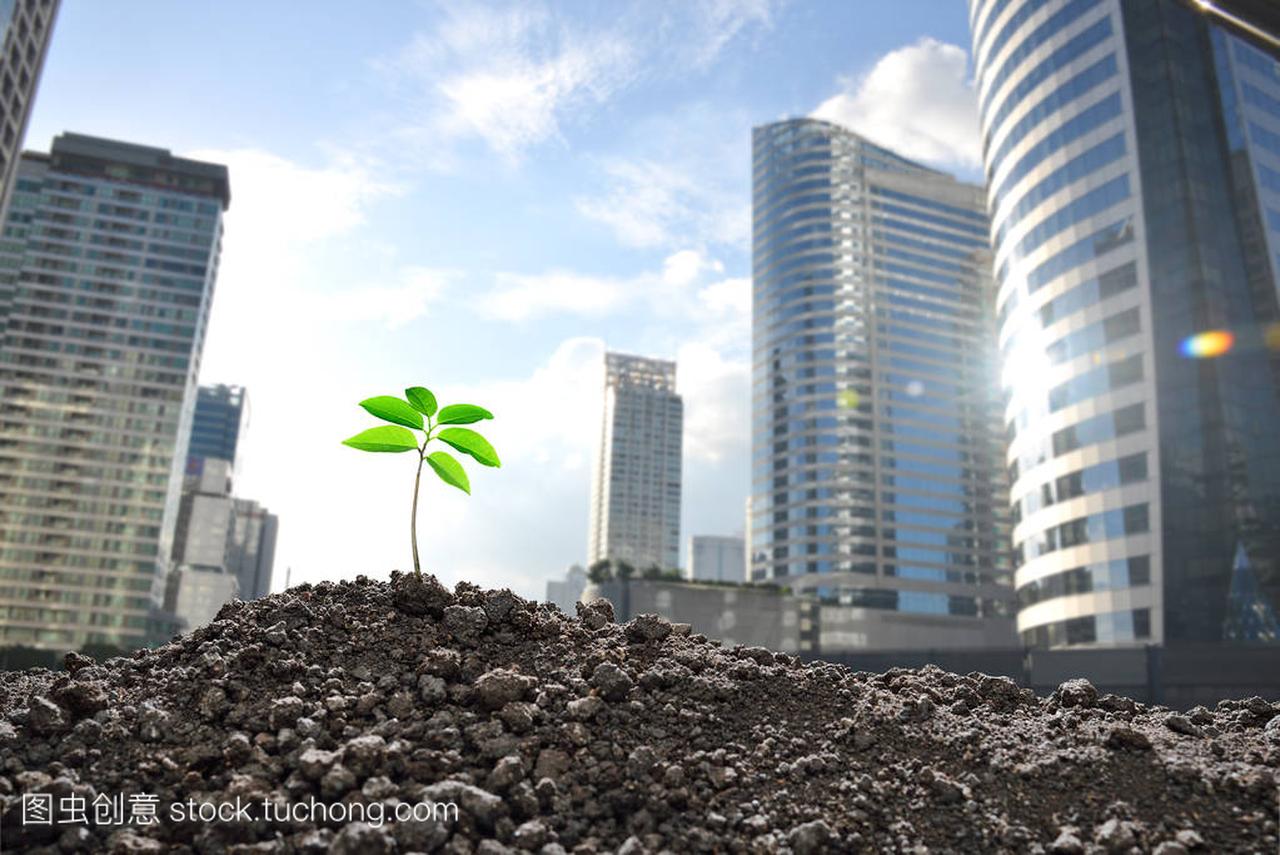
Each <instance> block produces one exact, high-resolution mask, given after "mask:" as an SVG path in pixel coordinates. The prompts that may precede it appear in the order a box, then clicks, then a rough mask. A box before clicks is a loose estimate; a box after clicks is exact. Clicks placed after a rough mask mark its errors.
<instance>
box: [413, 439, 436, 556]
mask: <svg viewBox="0 0 1280 855" xmlns="http://www.w3.org/2000/svg"><path fill="white" fill-rule="evenodd" d="M424 430H425V431H426V436H425V437H424V438H423V440H422V448H419V449H418V474H417V475H414V476H413V512H412V516H411V517H410V518H409V540H410V542H411V543H412V544H413V572H414V575H416V576H418V577H419V578H421V577H422V566H421V565H420V564H419V563H418V488H419V485H421V483H422V464H423V463H424V462H425V461H426V459H427V443H429V442H431V416H427V421H426V428H425V429H424Z"/></svg>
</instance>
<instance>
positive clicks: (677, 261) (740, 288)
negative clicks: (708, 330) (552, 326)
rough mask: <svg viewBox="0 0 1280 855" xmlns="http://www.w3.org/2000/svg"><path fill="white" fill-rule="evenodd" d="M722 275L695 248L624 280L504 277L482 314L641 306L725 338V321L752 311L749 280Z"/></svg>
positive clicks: (563, 274)
mask: <svg viewBox="0 0 1280 855" xmlns="http://www.w3.org/2000/svg"><path fill="white" fill-rule="evenodd" d="M723 273H724V265H723V263H721V262H720V261H719V260H717V259H715V258H712V257H710V256H707V255H706V254H705V253H703V252H701V251H699V250H695V249H682V250H679V251H677V252H674V253H672V254H671V255H669V256H667V257H666V258H665V259H664V260H663V263H662V268H661V269H660V270H648V271H642V272H640V273H638V274H636V275H634V276H630V277H623V278H619V277H609V276H593V275H589V274H583V273H576V272H573V271H567V270H552V271H549V272H546V273H534V274H529V273H511V272H501V273H498V274H496V276H495V277H494V279H495V285H494V287H493V288H492V289H491V290H490V291H489V292H488V293H486V294H484V295H482V296H481V298H480V299H479V301H478V302H477V305H478V308H479V311H480V313H481V314H482V315H484V316H486V317H489V318H494V319H497V320H506V321H529V320H534V319H537V318H541V317H545V316H548V315H556V314H564V315H586V316H589V317H604V316H608V315H615V314H618V313H620V312H623V311H633V310H635V309H636V308H637V307H641V308H644V309H645V310H647V311H648V312H649V313H651V314H652V315H654V316H655V317H658V318H660V319H672V320H678V321H683V322H691V323H694V324H700V323H706V324H712V325H715V326H717V327H719V328H720V329H719V331H718V332H717V335H722V334H723V333H724V328H723V324H724V323H725V322H728V323H730V324H731V325H737V324H741V323H743V322H745V321H747V320H749V317H750V312H751V295H750V287H749V285H747V284H746V282H747V280H745V279H741V278H729V279H724V278H720V277H721V276H722V274H723ZM744 291H745V294H744ZM732 328H733V329H734V330H737V329H738V327H737V326H732Z"/></svg>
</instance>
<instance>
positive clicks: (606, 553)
mask: <svg viewBox="0 0 1280 855" xmlns="http://www.w3.org/2000/svg"><path fill="white" fill-rule="evenodd" d="M683 436H684V404H683V402H682V401H681V400H680V396H679V395H677V394H676V364H675V363H674V362H666V361H664V360H661V359H646V358H644V357H640V356H626V355H624V354H621V353H606V354H605V380H604V418H603V419H602V425H601V429H600V446H599V448H598V450H597V454H596V461H595V471H594V472H593V473H592V474H593V477H592V482H591V519H590V535H589V537H590V540H589V543H588V546H587V556H588V557H587V561H588V563H589V564H594V563H595V562H597V561H600V560H605V559H607V560H611V561H617V562H625V563H627V564H629V565H631V567H632V568H633V569H635V570H636V571H643V570H645V569H647V568H649V567H651V566H653V565H657V566H658V567H659V568H661V569H663V570H667V569H670V568H672V567H675V566H677V565H678V564H679V562H680V554H679V553H680V483H681V469H680V466H681V459H682V457H681V441H682V438H683Z"/></svg>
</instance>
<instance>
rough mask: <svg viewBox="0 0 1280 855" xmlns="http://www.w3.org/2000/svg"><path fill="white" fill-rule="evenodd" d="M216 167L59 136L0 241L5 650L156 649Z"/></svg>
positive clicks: (29, 163)
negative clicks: (92, 646) (19, 647)
mask: <svg viewBox="0 0 1280 855" xmlns="http://www.w3.org/2000/svg"><path fill="white" fill-rule="evenodd" d="M229 202H230V189H229V184H228V179H227V170H226V167H224V166H220V165H217V164H212V163H201V162H198V161H194V160H188V159H185V158H180V157H174V156H173V155H172V154H170V153H169V152H168V151H165V150H164V149H159V148H150V147H147V146H140V145H132V144H128V143H121V142H114V141H110V140H104V139H97V138H94V137H87V136H81V135H79V134H63V135H61V136H59V137H57V138H56V139H55V140H54V141H53V146H52V149H51V151H50V153H49V154H34V153H25V154H23V156H22V160H21V164H20V166H19V169H18V174H17V178H16V180H15V184H14V190H13V197H12V200H11V203H10V207H9V212H8V216H7V217H6V219H5V222H4V232H3V240H2V241H0V283H3V284H2V285H0V579H3V584H2V585H0V645H13V644H22V645H30V646H36V647H49V648H57V649H63V650H65V649H74V648H76V647H80V646H81V645H83V644H85V643H103V644H114V645H117V646H120V647H134V646H138V645H141V644H144V643H147V642H148V641H150V640H152V639H153V638H154V635H153V634H152V633H151V632H150V631H149V630H151V629H152V628H154V626H155V624H154V623H153V618H154V617H156V615H155V614H153V612H155V611H156V610H158V609H159V607H160V606H161V605H162V602H163V596H164V583H165V574H166V570H167V565H168V561H169V557H170V551H171V547H172V540H173V533H174V526H175V524H176V522H177V517H178V500H179V493H180V490H181V487H182V474H183V470H184V466H185V463H186V450H187V444H188V441H189V438H190V432H191V420H192V411H193V410H194V407H195V402H196V376H197V373H198V371H199V362H200V353H201V350H202V348H203V345H204V336H205V330H206V328H207V324H208V317H209V307H210V302H211V299H212V296H213V286H214V280H215V277H216V274H217V267H218V254H219V249H220V246H221V239H222V215H223V211H224V210H225V209H226V207H227V205H228V204H229Z"/></svg>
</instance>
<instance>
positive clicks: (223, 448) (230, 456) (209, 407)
mask: <svg viewBox="0 0 1280 855" xmlns="http://www.w3.org/2000/svg"><path fill="white" fill-rule="evenodd" d="M248 426H249V400H248V396H247V394H246V393H245V390H244V387H243V386H227V385H224V384H221V383H220V384H218V385H216V386H201V387H200V389H199V392H198V393H197V395H196V411H195V417H194V421H192V423H191V445H190V448H189V450H188V452H187V458H188V459H189V460H190V459H193V458H208V457H213V458H217V459H219V460H229V461H231V464H232V469H233V470H237V471H238V469H239V460H238V456H237V455H238V452H239V450H240V439H241V437H242V435H243V433H244V431H245V429H246V428H248Z"/></svg>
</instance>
